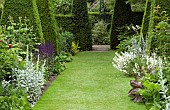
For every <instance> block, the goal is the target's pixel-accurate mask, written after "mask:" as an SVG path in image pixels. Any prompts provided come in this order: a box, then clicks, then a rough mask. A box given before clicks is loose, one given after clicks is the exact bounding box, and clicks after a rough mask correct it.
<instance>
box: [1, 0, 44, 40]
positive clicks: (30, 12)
mask: <svg viewBox="0 0 170 110" xmlns="http://www.w3.org/2000/svg"><path fill="white" fill-rule="evenodd" d="M9 16H11V17H13V19H14V22H19V17H23V18H25V17H27V19H29V20H30V24H31V25H32V26H33V28H34V32H35V33H36V36H37V37H40V38H43V33H42V27H41V22H40V18H39V14H38V9H37V5H36V2H35V0H6V1H5V4H4V9H3V14H2V18H1V24H2V25H8V21H9V19H8V17H9Z"/></svg>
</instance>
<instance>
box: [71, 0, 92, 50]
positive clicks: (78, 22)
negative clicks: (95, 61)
mask: <svg viewBox="0 0 170 110" xmlns="http://www.w3.org/2000/svg"><path fill="white" fill-rule="evenodd" d="M73 14H74V15H75V17H74V23H75V26H74V33H73V34H74V36H75V40H76V41H77V42H78V44H79V46H80V48H81V50H91V49H92V38H91V28H90V26H89V20H88V10H87V2H86V0H73Z"/></svg>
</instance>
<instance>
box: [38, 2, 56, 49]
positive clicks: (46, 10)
mask: <svg viewBox="0 0 170 110" xmlns="http://www.w3.org/2000/svg"><path fill="white" fill-rule="evenodd" d="M36 3H37V7H38V12H39V15H40V20H41V25H42V32H43V34H44V39H45V41H46V42H48V41H52V42H53V43H54V44H55V46H56V48H57V43H56V42H57V39H58V38H57V37H58V27H57V22H56V19H55V14H54V8H53V5H52V3H53V2H52V1H50V0H36Z"/></svg>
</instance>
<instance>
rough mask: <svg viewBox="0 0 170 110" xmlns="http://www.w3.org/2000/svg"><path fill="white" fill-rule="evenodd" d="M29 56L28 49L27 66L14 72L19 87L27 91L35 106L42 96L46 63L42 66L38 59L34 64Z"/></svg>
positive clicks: (30, 100) (29, 99)
mask: <svg viewBox="0 0 170 110" xmlns="http://www.w3.org/2000/svg"><path fill="white" fill-rule="evenodd" d="M29 54H30V53H29V51H28V47H27V54H26V61H25V62H26V64H25V66H24V68H23V69H19V68H15V69H14V70H13V71H14V73H15V77H16V82H17V86H18V87H20V88H24V89H25V90H26V93H27V94H28V96H27V98H28V101H29V102H30V103H31V104H32V105H33V104H34V103H35V102H36V101H37V100H38V99H39V97H40V95H41V94H42V91H41V89H42V87H43V84H44V82H45V80H44V72H45V67H44V66H45V62H44V64H43V65H41V66H40V64H39V58H38V60H37V62H36V64H34V63H33V61H32V55H29Z"/></svg>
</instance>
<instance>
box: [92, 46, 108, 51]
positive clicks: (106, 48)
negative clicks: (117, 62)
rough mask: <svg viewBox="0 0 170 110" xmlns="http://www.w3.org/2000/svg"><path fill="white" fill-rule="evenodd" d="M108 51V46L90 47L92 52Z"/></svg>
mask: <svg viewBox="0 0 170 110" xmlns="http://www.w3.org/2000/svg"><path fill="white" fill-rule="evenodd" d="M109 50H110V45H93V46H92V51H100V52H104V51H109Z"/></svg>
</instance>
